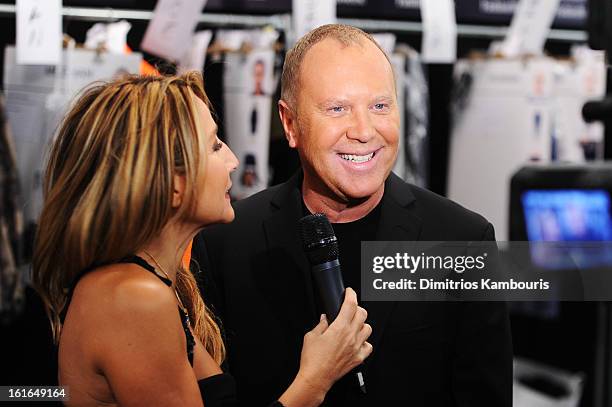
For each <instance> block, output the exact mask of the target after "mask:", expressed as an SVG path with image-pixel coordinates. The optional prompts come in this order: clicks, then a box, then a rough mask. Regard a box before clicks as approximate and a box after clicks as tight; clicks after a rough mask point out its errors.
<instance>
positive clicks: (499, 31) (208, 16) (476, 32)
mask: <svg viewBox="0 0 612 407" xmlns="http://www.w3.org/2000/svg"><path fill="white" fill-rule="evenodd" d="M13 14H15V5H12V4H0V16H1V15H13ZM62 14H63V15H64V16H65V17H70V18H74V19H80V20H86V21H104V20H117V19H126V20H140V21H146V20H150V19H151V18H152V17H153V12H152V11H143V10H121V9H112V8H87V7H63V8H62ZM199 22H200V23H204V24H208V25H211V26H243V27H262V26H267V25H270V26H273V27H274V28H276V29H279V30H287V29H288V28H289V27H290V24H291V16H290V15H289V14H275V15H271V16H254V15H241V14H216V13H215V14H213V13H202V14H201V15H200V19H199ZM338 22H340V23H343V24H349V25H353V26H355V27H359V28H361V29H364V30H368V31H392V32H398V33H420V32H422V31H423V24H421V23H420V22H414V21H392V20H371V19H362V18H339V19H338ZM507 31H508V28H507V27H493V26H486V25H470V24H458V25H457V35H458V36H460V37H469V38H485V39H498V38H503V37H504V36H505V35H506V33H507ZM548 39H549V40H554V41H562V42H586V41H587V33H586V32H585V31H582V30H561V29H552V30H550V32H549V33H548Z"/></svg>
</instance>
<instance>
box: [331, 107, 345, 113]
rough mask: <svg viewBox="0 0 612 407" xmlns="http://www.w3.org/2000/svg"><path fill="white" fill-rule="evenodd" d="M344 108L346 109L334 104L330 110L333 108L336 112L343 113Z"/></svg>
mask: <svg viewBox="0 0 612 407" xmlns="http://www.w3.org/2000/svg"><path fill="white" fill-rule="evenodd" d="M343 109H344V106H333V107H331V108H330V109H329V110H331V111H332V112H334V113H341V112H342V110H343Z"/></svg>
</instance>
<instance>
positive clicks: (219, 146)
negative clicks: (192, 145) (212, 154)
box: [213, 141, 223, 151]
mask: <svg viewBox="0 0 612 407" xmlns="http://www.w3.org/2000/svg"><path fill="white" fill-rule="evenodd" d="M221 148H223V143H222V142H220V141H217V142H216V143H215V145H214V146H213V151H219V150H221Z"/></svg>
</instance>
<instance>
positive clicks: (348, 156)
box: [340, 152, 374, 163]
mask: <svg viewBox="0 0 612 407" xmlns="http://www.w3.org/2000/svg"><path fill="white" fill-rule="evenodd" d="M340 157H342V158H344V159H345V160H347V161H352V162H354V163H364V162H366V161H370V160H371V159H372V157H374V153H373V152H372V153H370V154H368V155H352V154H340Z"/></svg>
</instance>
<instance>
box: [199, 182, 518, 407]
mask: <svg viewBox="0 0 612 407" xmlns="http://www.w3.org/2000/svg"><path fill="white" fill-rule="evenodd" d="M302 178H303V177H302V173H301V172H299V173H298V174H296V175H295V176H294V177H293V178H291V179H290V180H289V181H288V182H286V183H284V184H281V185H278V186H275V187H272V188H269V189H267V190H265V191H262V192H260V193H258V194H255V195H253V196H252V197H250V198H247V199H245V200H242V201H237V202H235V203H234V209H235V212H236V219H235V220H234V221H233V222H232V223H230V224H226V225H213V226H209V227H207V228H206V229H204V231H203V232H201V233H200V234H199V235H198V237H197V238H196V240H195V242H194V246H193V253H192V259H195V260H196V261H198V262H199V264H200V265H201V267H202V269H203V271H204V272H203V273H202V281H201V287H202V291H203V293H204V298H205V299H206V302H207V304H210V305H211V306H212V307H213V308H214V310H215V312H216V314H217V315H218V316H219V317H220V318H221V321H222V326H223V327H224V330H225V336H226V338H227V341H226V344H227V351H228V364H229V370H230V371H231V373H232V375H233V376H234V377H235V379H236V383H237V388H238V400H239V403H240V405H243V406H252V405H253V406H257V405H262V404H263V402H265V401H266V400H270V399H273V398H275V397H278V396H279V395H280V394H281V393H282V391H283V390H284V389H286V388H287V386H288V385H289V384H290V382H291V380H292V379H293V378H294V377H295V375H296V373H297V372H298V370H299V362H300V353H301V350H302V342H303V338H304V334H305V333H306V332H308V331H309V330H311V329H312V328H313V327H314V326H315V325H316V324H317V323H318V321H319V318H318V316H319V314H318V312H317V311H318V310H317V309H316V306H315V299H314V295H313V289H312V279H311V275H310V267H309V265H308V259H307V257H306V255H305V253H304V250H303V248H302V243H301V240H300V236H299V233H298V228H297V222H298V220H299V219H300V218H301V217H302V216H303V213H304V212H303V208H302V195H301V184H302ZM380 206H381V207H380V219H379V221H378V225H377V228H376V239H375V240H379V241H419V240H420V241H492V240H495V234H494V231H493V227H492V225H491V224H490V223H489V222H487V221H486V220H485V219H484V218H483V217H482V216H480V215H478V214H475V213H474V212H471V211H469V210H467V209H465V208H463V207H461V206H459V205H457V204H456V203H454V202H451V201H449V200H448V199H445V198H443V197H440V196H438V195H435V194H433V193H432V192H430V191H426V190H424V189H421V188H418V187H415V186H414V185H410V184H407V183H405V182H403V181H402V180H401V179H399V178H398V177H397V176H395V175H394V174H391V175H390V176H389V177H388V179H387V180H386V182H385V193H384V195H383V198H382V201H381V203H380ZM361 240H366V239H361ZM343 261H349V260H344V259H343ZM347 264H348V263H347ZM342 267H343V269H344V268H348V267H350V266H349V265H346V266H345V264H342ZM360 305H361V306H362V307H364V308H365V309H366V310H367V311H368V323H369V324H370V325H372V329H373V332H372V335H371V336H370V339H368V342H370V343H371V344H372V346H373V348H374V351H373V353H372V354H371V355H370V357H369V358H368V359H366V361H365V363H364V367H363V369H362V372H363V374H364V379H365V381H366V387H367V394H362V393H361V392H360V391H359V389H358V388H357V387H356V386H354V387H347V388H346V389H341V390H336V388H337V387H338V386H342V383H341V382H342V380H341V381H340V382H338V383H336V384H335V385H334V386H333V387H332V390H331V391H330V393H328V397H327V398H326V400H325V403H324V405H333V406H349V405H350V406H410V407H425V406H427V407H451V406H452V407H491V406H495V407H510V406H511V405H512V345H511V336H510V331H509V322H508V314H507V309H506V305H505V304H504V303H500V302H480V303H474V302H462V303H452V302H435V303H434V302H401V301H398V302H393V301H380V302H375V301H371V302H362V303H361V304H360ZM345 390H346V391H345ZM336 391H338V393H335V392H336ZM336 394H337V397H336Z"/></svg>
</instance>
